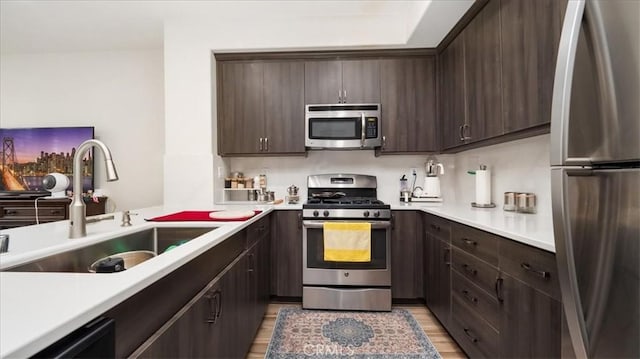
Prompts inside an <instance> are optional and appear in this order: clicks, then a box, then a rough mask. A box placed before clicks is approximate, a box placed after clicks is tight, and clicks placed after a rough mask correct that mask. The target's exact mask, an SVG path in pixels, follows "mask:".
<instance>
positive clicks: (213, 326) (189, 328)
mask: <svg viewBox="0 0 640 359" xmlns="http://www.w3.org/2000/svg"><path fill="white" fill-rule="evenodd" d="M223 280H224V277H223V278H221V279H218V280H216V281H215V282H211V283H210V284H209V285H207V286H206V287H205V288H204V289H203V290H202V291H200V292H199V293H198V294H197V295H196V296H195V297H194V298H193V299H191V300H190V301H189V302H188V303H187V304H186V305H185V306H184V307H182V309H180V310H179V311H178V312H177V313H176V314H175V315H174V316H173V317H172V318H171V319H170V320H169V321H167V322H166V323H165V324H164V325H163V326H162V327H161V328H160V329H159V330H158V331H157V332H155V333H154V334H153V335H152V336H151V337H150V338H149V339H148V340H147V341H145V343H143V344H142V345H141V346H140V347H139V348H138V349H137V350H136V351H135V352H133V354H131V355H130V357H131V358H195V357H212V356H216V355H224V354H225V353H226V351H225V350H226V349H225V348H224V345H223V343H224V342H223V340H224V337H223V330H222V328H221V324H220V322H221V321H220V318H221V315H220V314H221V311H219V309H220V302H219V301H220V300H221V293H222V282H223Z"/></svg>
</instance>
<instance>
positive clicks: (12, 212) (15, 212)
mask: <svg viewBox="0 0 640 359" xmlns="http://www.w3.org/2000/svg"><path fill="white" fill-rule="evenodd" d="M4 213H5V214H9V215H11V214H18V211H15V210H11V209H5V210H4Z"/></svg>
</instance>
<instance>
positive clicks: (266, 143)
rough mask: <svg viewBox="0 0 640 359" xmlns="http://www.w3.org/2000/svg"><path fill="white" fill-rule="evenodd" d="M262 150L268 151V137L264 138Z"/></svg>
mask: <svg viewBox="0 0 640 359" xmlns="http://www.w3.org/2000/svg"><path fill="white" fill-rule="evenodd" d="M264 150H265V151H269V137H265V138H264Z"/></svg>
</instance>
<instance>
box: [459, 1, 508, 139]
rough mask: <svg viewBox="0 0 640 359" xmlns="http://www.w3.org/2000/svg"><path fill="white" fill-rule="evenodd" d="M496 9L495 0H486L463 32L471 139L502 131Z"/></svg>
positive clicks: (489, 135)
mask: <svg viewBox="0 0 640 359" xmlns="http://www.w3.org/2000/svg"><path fill="white" fill-rule="evenodd" d="M499 10H500V2H499V1H497V0H493V1H489V3H488V4H487V5H486V6H485V7H484V8H483V9H482V11H480V13H479V14H478V15H477V16H476V17H475V18H474V19H473V20H472V21H471V22H470V23H469V25H468V26H467V27H466V28H465V29H464V31H463V32H464V47H465V53H464V68H465V90H466V105H467V123H468V124H469V129H470V132H468V133H467V135H469V134H470V135H471V139H470V141H471V142H475V141H479V140H483V139H486V138H490V137H495V136H499V135H502V134H503V126H502V90H501V86H502V83H501V79H500V78H501V70H500V68H501V67H500V11H499Z"/></svg>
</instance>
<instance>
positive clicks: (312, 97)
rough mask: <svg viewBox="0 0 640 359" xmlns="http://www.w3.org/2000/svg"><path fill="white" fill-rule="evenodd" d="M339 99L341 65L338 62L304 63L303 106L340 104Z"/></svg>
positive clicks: (340, 93) (340, 96)
mask: <svg viewBox="0 0 640 359" xmlns="http://www.w3.org/2000/svg"><path fill="white" fill-rule="evenodd" d="M341 99H342V63H341V62H340V61H307V62H305V63H304V101H305V104H320V103H340V100H341Z"/></svg>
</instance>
